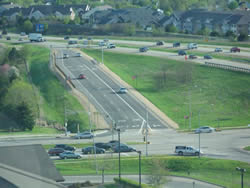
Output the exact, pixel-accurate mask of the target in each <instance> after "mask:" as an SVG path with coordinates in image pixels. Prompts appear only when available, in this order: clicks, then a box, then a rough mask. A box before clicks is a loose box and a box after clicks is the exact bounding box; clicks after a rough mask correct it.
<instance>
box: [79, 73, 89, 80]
mask: <svg viewBox="0 0 250 188" xmlns="http://www.w3.org/2000/svg"><path fill="white" fill-rule="evenodd" d="M86 78H87V77H86V76H85V75H84V74H79V76H78V79H80V80H81V79H86Z"/></svg>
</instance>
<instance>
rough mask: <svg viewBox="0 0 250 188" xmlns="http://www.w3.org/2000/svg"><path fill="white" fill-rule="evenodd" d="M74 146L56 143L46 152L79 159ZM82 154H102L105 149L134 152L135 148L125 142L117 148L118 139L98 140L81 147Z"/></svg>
mask: <svg viewBox="0 0 250 188" xmlns="http://www.w3.org/2000/svg"><path fill="white" fill-rule="evenodd" d="M75 151H76V148H75V147H73V146H69V145H67V144H57V145H56V146H55V147H54V148H51V149H49V151H48V154H49V155H50V156H59V157H60V158H61V159H69V158H74V159H79V158H81V155H80V154H78V153H75ZM81 151H82V154H95V153H96V154H104V153H106V151H112V152H114V153H118V152H119V151H120V152H134V151H136V149H135V148H133V147H130V146H128V145H126V144H123V143H120V150H119V141H117V140H111V141H109V142H108V143H103V142H98V143H95V145H94V146H89V147H85V148H82V150H81Z"/></svg>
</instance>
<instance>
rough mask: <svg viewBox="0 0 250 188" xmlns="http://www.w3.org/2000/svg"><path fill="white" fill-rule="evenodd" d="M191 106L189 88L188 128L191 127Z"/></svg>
mask: <svg viewBox="0 0 250 188" xmlns="http://www.w3.org/2000/svg"><path fill="white" fill-rule="evenodd" d="M191 116H192V106H191V89H189V129H191V122H192V119H191Z"/></svg>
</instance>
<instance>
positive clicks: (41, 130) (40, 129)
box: [0, 126, 62, 136]
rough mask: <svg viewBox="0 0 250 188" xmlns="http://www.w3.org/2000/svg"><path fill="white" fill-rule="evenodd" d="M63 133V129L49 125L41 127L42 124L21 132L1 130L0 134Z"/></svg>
mask: <svg viewBox="0 0 250 188" xmlns="http://www.w3.org/2000/svg"><path fill="white" fill-rule="evenodd" d="M59 133H62V131H59V130H57V129H54V128H49V127H40V126H34V128H33V129H32V131H29V130H26V131H20V132H8V131H0V135H6V136H9V135H26V134H27V135H29V134H30V135H38V134H59Z"/></svg>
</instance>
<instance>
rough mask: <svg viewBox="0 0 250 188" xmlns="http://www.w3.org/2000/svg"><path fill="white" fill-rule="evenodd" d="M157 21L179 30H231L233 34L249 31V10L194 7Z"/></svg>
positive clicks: (163, 25) (223, 31)
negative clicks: (171, 25) (218, 9)
mask: <svg viewBox="0 0 250 188" xmlns="http://www.w3.org/2000/svg"><path fill="white" fill-rule="evenodd" d="M159 23H160V24H161V26H162V27H166V26H167V25H169V24H173V25H175V26H176V27H177V29H178V30H179V31H183V32H188V33H197V32H198V31H200V30H201V29H203V28H206V29H208V30H210V31H217V32H222V33H226V32H227V31H233V32H234V33H235V34H239V33H241V32H245V33H249V32H250V30H249V24H250V12H249V11H232V12H230V11H224V12H221V11H207V10H204V9H194V10H189V11H185V12H182V13H178V14H175V13H174V14H172V15H171V16H170V17H165V18H163V19H162V20H161V21H160V22H159Z"/></svg>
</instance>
